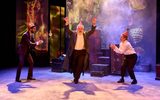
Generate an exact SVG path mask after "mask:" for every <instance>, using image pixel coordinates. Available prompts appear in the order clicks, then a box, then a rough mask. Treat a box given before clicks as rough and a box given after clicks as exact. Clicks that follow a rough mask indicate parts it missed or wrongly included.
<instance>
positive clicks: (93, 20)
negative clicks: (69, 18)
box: [92, 17, 97, 26]
mask: <svg viewBox="0 0 160 100" xmlns="http://www.w3.org/2000/svg"><path fill="white" fill-rule="evenodd" d="M96 22H97V19H96V18H95V17H94V18H92V25H93V26H96Z"/></svg>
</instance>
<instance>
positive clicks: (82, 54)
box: [64, 17, 96, 84]
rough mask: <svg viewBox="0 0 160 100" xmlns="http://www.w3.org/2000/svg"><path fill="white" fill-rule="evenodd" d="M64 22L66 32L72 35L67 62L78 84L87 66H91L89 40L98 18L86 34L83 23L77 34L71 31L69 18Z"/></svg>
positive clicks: (80, 24)
mask: <svg viewBox="0 0 160 100" xmlns="http://www.w3.org/2000/svg"><path fill="white" fill-rule="evenodd" d="M64 20H65V25H66V32H67V33H68V34H69V35H70V43H69V47H68V51H67V56H66V60H65V61H67V60H68V63H69V70H70V71H71V72H73V77H74V83H75V84H77V83H78V81H79V78H80V75H81V73H82V72H84V71H85V70H86V66H87V67H88V65H89V62H88V61H89V60H88V59H89V58H88V57H87V55H88V53H89V52H88V44H87V39H88V38H89V36H90V35H91V34H93V33H94V30H95V28H96V18H93V19H92V27H91V30H90V31H88V32H84V25H83V24H82V22H80V23H79V24H78V25H77V29H76V32H73V31H71V30H70V29H69V20H68V17H66V18H64ZM86 58H87V59H86ZM66 65H67V64H66Z"/></svg>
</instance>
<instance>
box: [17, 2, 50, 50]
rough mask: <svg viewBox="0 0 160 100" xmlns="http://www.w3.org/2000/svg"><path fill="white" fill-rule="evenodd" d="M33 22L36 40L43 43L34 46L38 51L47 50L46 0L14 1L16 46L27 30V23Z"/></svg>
mask: <svg viewBox="0 0 160 100" xmlns="http://www.w3.org/2000/svg"><path fill="white" fill-rule="evenodd" d="M30 22H33V23H35V25H36V27H37V32H36V34H35V36H34V37H35V39H36V40H39V39H41V40H43V41H44V42H43V44H42V45H39V46H36V49H37V50H38V51H46V52H47V51H48V0H17V1H16V46H17V45H18V44H19V43H20V40H21V37H22V35H23V34H24V32H26V31H27V23H30Z"/></svg>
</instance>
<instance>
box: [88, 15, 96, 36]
mask: <svg viewBox="0 0 160 100" xmlns="http://www.w3.org/2000/svg"><path fill="white" fill-rule="evenodd" d="M96 21H97V19H96V18H93V19H92V27H91V30H90V31H89V32H87V34H86V35H87V37H88V36H90V35H91V34H93V33H94V31H95V29H96Z"/></svg>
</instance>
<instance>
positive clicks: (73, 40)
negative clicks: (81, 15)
mask: <svg viewBox="0 0 160 100" xmlns="http://www.w3.org/2000/svg"><path fill="white" fill-rule="evenodd" d="M65 29H66V33H68V34H69V36H70V40H69V47H68V50H67V53H66V57H65V59H64V63H63V69H65V70H68V71H71V72H72V69H71V67H70V64H69V63H70V62H71V61H70V57H71V55H72V53H73V50H74V48H75V44H76V40H77V34H76V33H75V32H73V31H71V30H69V26H68V25H67V26H66V28H65ZM95 29H96V26H92V27H91V30H90V31H88V32H85V33H83V37H84V47H85V49H86V51H87V53H86V56H85V60H84V66H83V71H86V70H88V68H89V50H88V43H87V39H88V38H89V36H90V35H91V34H93V33H94V31H95Z"/></svg>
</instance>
